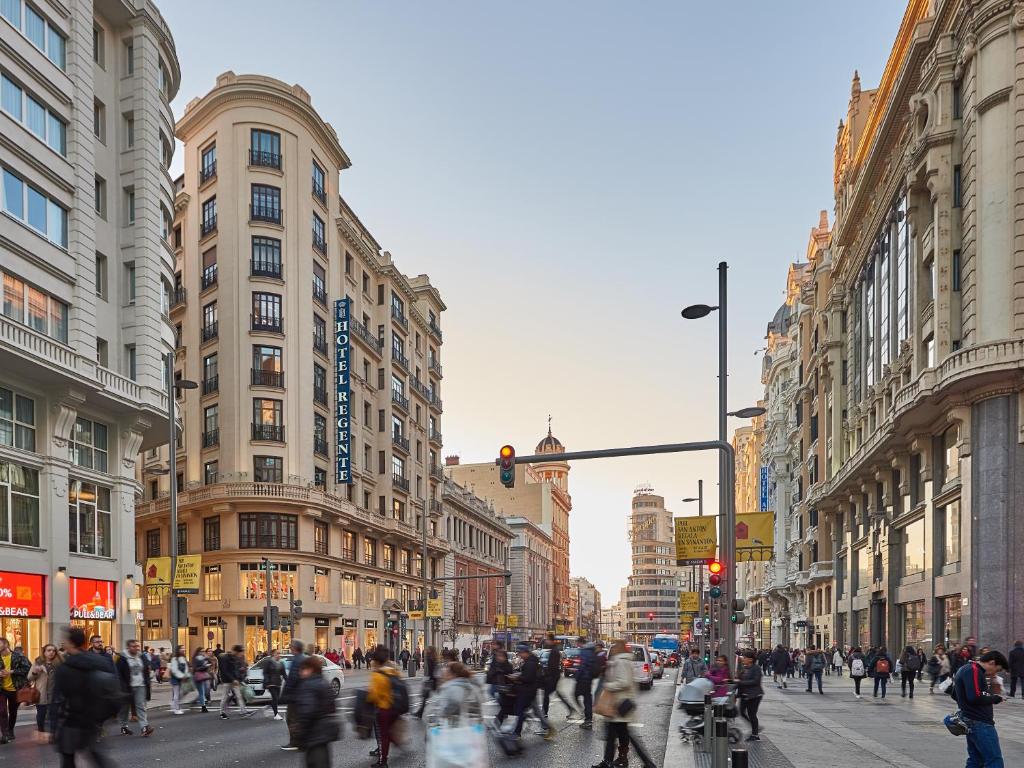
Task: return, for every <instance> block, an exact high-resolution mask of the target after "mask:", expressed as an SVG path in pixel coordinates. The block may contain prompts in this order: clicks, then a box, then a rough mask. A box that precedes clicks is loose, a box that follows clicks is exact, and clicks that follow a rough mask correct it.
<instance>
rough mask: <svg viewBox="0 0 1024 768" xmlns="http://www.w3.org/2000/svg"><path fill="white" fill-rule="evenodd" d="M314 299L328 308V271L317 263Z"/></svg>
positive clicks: (314, 273) (314, 271) (314, 268)
mask: <svg viewBox="0 0 1024 768" xmlns="http://www.w3.org/2000/svg"><path fill="white" fill-rule="evenodd" d="M313 299H314V301H316V302H318V303H319V304H320V305H321V306H324V307H326V306H327V271H326V270H325V269H324V268H323V266H321V265H320V264H319V263H318V262H316V261H314V262H313Z"/></svg>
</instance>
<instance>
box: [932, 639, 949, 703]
mask: <svg viewBox="0 0 1024 768" xmlns="http://www.w3.org/2000/svg"><path fill="white" fill-rule="evenodd" d="M949 673H950V669H949V656H947V655H946V649H945V648H943V647H942V646H941V645H937V646H935V653H934V654H932V657H931V658H930V659H929V660H928V675H929V677H931V679H932V682H931V685H930V686H929V689H928V693H935V684H936V683H941V682H943V681H945V680H946V678H948V677H949Z"/></svg>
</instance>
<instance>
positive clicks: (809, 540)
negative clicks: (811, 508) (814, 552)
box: [804, 525, 818, 544]
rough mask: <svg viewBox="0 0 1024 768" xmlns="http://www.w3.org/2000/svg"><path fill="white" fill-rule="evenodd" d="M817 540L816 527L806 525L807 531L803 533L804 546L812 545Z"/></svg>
mask: <svg viewBox="0 0 1024 768" xmlns="http://www.w3.org/2000/svg"><path fill="white" fill-rule="evenodd" d="M817 538H818V526H816V525H808V526H807V530H806V531H804V544H813V543H814V541H815V540H816V539H817Z"/></svg>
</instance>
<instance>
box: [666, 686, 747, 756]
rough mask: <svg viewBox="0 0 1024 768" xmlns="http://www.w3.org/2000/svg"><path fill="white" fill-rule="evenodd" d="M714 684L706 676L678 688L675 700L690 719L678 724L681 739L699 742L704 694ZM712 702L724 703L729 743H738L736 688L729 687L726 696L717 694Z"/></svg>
mask: <svg viewBox="0 0 1024 768" xmlns="http://www.w3.org/2000/svg"><path fill="white" fill-rule="evenodd" d="M714 687H715V686H714V684H713V683H712V682H711V681H710V680H708V679H707V678H706V677H700V678H697V679H696V680H694V681H693V682H690V683H685V684H683V685H682V686H680V688H679V693H677V694H676V701H678V702H679V705H680V707H681V708H682V710H683V711H684V712H686V714H688V715H690V719H689V720H687V721H686V723H685V724H683V725H680V726H679V733H680V735H681V736H682V738H683V741H689V742H694V743H699V742H700V741H701V740H702V739H703V738H704V696H705V695H706V694H708V693H711V691H712V689H713V688H714ZM711 703H712V704H723V705H725V717H726V718H727V720H728V721H729V725H728V728H729V743H730V744H738V743H739V742H740V740H741V739H742V738H743V734H742V732H741V731H740V729H739V728H737V727H736V724H735V722H736V717H737V716H738V715H739V709H738V708H737V707H736V689H735V687H733V688H730V689H729V693H728V695H727V696H719V697H716V698H713V699H712V700H711Z"/></svg>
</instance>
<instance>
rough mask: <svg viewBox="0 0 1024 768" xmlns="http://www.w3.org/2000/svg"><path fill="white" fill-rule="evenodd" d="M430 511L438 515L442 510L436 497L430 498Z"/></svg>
mask: <svg viewBox="0 0 1024 768" xmlns="http://www.w3.org/2000/svg"><path fill="white" fill-rule="evenodd" d="M430 511H431V512H433V513H435V514H438V515H440V514H441V512H442V511H443V508H442V506H441V502H440V501H438V500H437V499H431V500H430Z"/></svg>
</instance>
